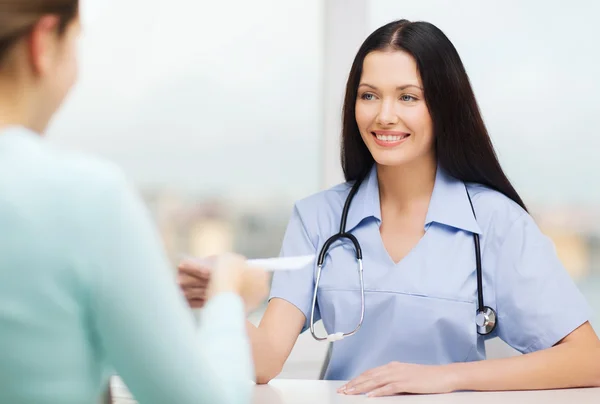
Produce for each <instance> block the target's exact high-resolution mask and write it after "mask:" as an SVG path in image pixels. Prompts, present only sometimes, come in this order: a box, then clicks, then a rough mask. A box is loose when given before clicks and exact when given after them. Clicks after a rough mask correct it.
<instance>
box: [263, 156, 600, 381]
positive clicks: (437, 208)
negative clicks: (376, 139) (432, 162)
mask: <svg viewBox="0 0 600 404" xmlns="http://www.w3.org/2000/svg"><path fill="white" fill-rule="evenodd" d="M351 185H352V184H347V183H345V184H341V185H338V186H335V187H333V188H331V189H329V190H326V191H323V192H320V193H317V194H315V195H313V196H310V197H308V198H306V199H304V200H301V201H299V202H297V203H296V205H295V207H294V211H293V215H292V217H291V220H290V222H289V225H288V228H287V231H286V234H285V237H284V241H283V246H282V251H281V255H282V256H294V255H304V254H313V253H316V254H318V253H319V251H320V250H321V247H322V245H323V244H324V243H325V241H326V240H327V239H328V238H329V237H330V236H332V235H333V234H335V233H337V232H338V230H339V224H340V217H341V212H342V208H343V205H344V201H345V200H346V197H347V196H348V193H349V191H350V187H351ZM467 188H468V191H469V194H470V196H471V199H472V201H473V206H474V208H475V213H476V215H477V220H476V219H475V218H474V216H473V212H472V210H471V205H470V204H469V200H468V197H467V194H466V192H465V186H464V183H463V182H461V181H459V180H457V179H455V178H453V177H451V176H449V175H448V174H447V173H446V172H445V171H444V170H442V169H441V168H440V167H438V170H437V174H436V179H435V185H434V189H433V194H432V197H431V201H430V205H429V210H428V212H427V218H426V221H425V235H424V236H423V237H422V238H421V240H420V241H419V243H418V244H417V245H416V246H415V247H414V248H413V249H412V250H411V251H410V253H409V254H408V255H407V256H406V257H405V258H403V259H402V260H401V261H400V262H398V263H394V262H393V261H392V259H391V258H390V256H389V254H388V253H387V251H386V249H385V247H384V245H383V242H382V240H381V236H380V233H379V226H380V225H381V210H380V204H379V187H378V181H377V170H376V168H375V167H373V169H372V170H371V172H370V174H369V176H367V178H366V179H365V180H364V182H363V184H362V185H361V187H360V188H359V190H358V192H357V194H356V195H355V197H354V200H353V201H352V205H351V207H350V210H349V214H348V221H347V227H346V230H347V231H348V232H351V233H352V234H354V236H356V238H357V239H358V241H359V242H360V244H361V247H362V253H363V264H364V284H365V306H366V309H365V318H364V322H363V326H362V328H361V329H360V330H359V331H358V333H357V334H355V335H354V336H351V337H347V338H345V339H344V340H342V341H338V342H335V343H334V344H333V352H332V356H331V360H330V362H329V367H328V369H327V372H326V374H325V378H326V379H329V380H348V379H351V378H353V377H356V376H358V375H359V374H361V373H362V372H364V371H366V370H369V369H371V368H374V367H377V366H381V365H385V364H387V363H389V362H392V361H399V362H405V363H420V364H431V365H434V364H447V363H452V362H464V361H476V360H482V359H485V356H486V353H485V345H484V339H489V338H494V337H500V338H501V339H502V340H504V341H505V342H506V343H508V344H509V345H510V346H512V347H513V348H515V349H516V350H518V351H520V352H522V353H526V352H532V351H536V350H540V349H544V348H548V347H551V346H553V345H554V344H556V343H557V342H558V341H560V340H561V339H562V338H563V337H565V336H566V335H568V334H569V333H570V332H571V331H573V330H574V329H576V328H577V327H578V326H580V325H581V324H583V323H585V322H586V321H588V320H589V319H590V318H591V309H590V308H589V306H588V304H587V302H586V301H585V299H584V297H583V296H582V294H581V293H580V291H579V290H578V289H577V287H576V286H575V284H574V282H573V280H572V279H571V277H570V275H569V274H568V272H567V271H566V270H565V268H564V267H563V265H562V264H561V262H560V261H559V259H558V257H557V255H556V252H555V249H554V245H553V243H552V242H551V240H550V239H549V238H548V237H546V236H545V235H544V234H542V233H541V231H540V229H539V228H538V227H537V225H536V224H535V222H534V221H533V219H532V218H531V216H530V215H529V214H527V213H526V212H525V211H524V210H523V209H522V208H521V207H520V206H519V205H517V204H516V203H515V202H513V201H512V200H510V199H509V198H507V197H506V196H504V195H503V194H501V193H499V192H497V191H494V190H491V189H489V188H487V187H485V186H482V185H480V184H471V183H468V184H467ZM473 233H477V234H479V236H480V241H481V254H482V266H483V297H484V301H485V304H486V305H488V306H490V307H492V308H494V309H495V310H496V312H497V314H498V325H497V327H496V329H495V330H494V332H492V333H491V334H489V335H487V336H485V337H484V336H480V335H478V334H477V329H476V324H475V316H476V310H477V278H476V263H475V249H474V245H473ZM315 277H316V263H315V266H311V267H309V268H306V269H305V270H300V271H289V272H278V273H276V274H275V276H274V279H273V284H272V290H271V298H281V299H284V300H286V301H288V302H290V303H292V304H293V305H295V306H296V307H298V309H300V310H301V311H302V313H304V315H305V316H306V319H307V321H306V323H305V326H304V328H303V332H304V331H306V330H307V329H308V326H309V320H310V310H311V303H312V295H313V292H314V285H315ZM360 301H361V299H360V284H359V278H358V273H357V264H356V259H355V252H354V249H353V246H352V244H351V243H350V242H349V241H348V240H345V241H337V242H335V243H334V244H333V245H332V246H331V247H330V249H329V252H328V254H327V256H326V259H325V262H324V266H323V271H322V274H321V280H320V282H319V292H318V295H317V308H316V310H315V321H317V320H318V319H322V320H323V324H324V326H325V329H326V330H327V332H328V333H334V332H349V331H351V330H353V329H354V328H355V327H356V325H357V324H358V321H359V318H360Z"/></svg>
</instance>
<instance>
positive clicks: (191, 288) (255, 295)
mask: <svg viewBox="0 0 600 404" xmlns="http://www.w3.org/2000/svg"><path fill="white" fill-rule="evenodd" d="M203 261H204V262H206V264H205V266H203V265H202V264H201V263H199V262H197V261H189V260H184V261H182V262H181V263H180V264H179V266H178V271H179V276H178V281H179V285H180V287H181V289H182V290H183V293H184V295H185V297H186V299H187V301H188V303H189V305H190V307H192V308H193V309H197V308H201V307H203V306H204V304H205V303H206V301H207V299H210V297H211V295H214V294H217V293H221V292H234V293H236V294H238V295H239V296H241V298H242V299H243V300H244V304H245V306H246V310H247V311H251V310H254V309H255V308H256V307H257V306H259V305H260V304H261V303H262V302H263V301H264V299H266V297H267V294H268V291H269V283H268V276H267V273H266V272H265V271H263V270H262V269H254V268H249V267H248V266H247V265H246V260H245V259H244V258H243V257H241V256H239V255H236V254H224V255H220V256H214V257H209V258H207V259H205V260H203ZM212 271H217V272H215V273H214V274H212V275H211V272H212Z"/></svg>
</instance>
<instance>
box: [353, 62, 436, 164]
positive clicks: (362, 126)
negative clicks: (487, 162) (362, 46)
mask: <svg viewBox="0 0 600 404" xmlns="http://www.w3.org/2000/svg"><path fill="white" fill-rule="evenodd" d="M355 115H356V123H357V125H358V130H359V131H360V134H361V137H362V139H363V141H364V142H365V144H366V146H367V148H368V149H369V151H370V152H371V155H372V156H373V158H374V160H375V162H376V163H378V164H380V165H384V166H398V165H402V164H406V163H410V162H413V161H415V160H417V159H419V158H422V157H428V156H430V155H431V154H432V153H433V152H434V139H433V123H432V120H431V116H430V115H429V110H428V108H427V104H426V102H425V97H424V93H423V86H422V84H421V78H420V76H419V73H418V71H417V64H416V62H415V60H414V59H413V57H412V56H411V55H409V54H408V53H405V52H402V51H375V52H371V53H369V54H368V55H367V56H366V57H365V60H364V63H363V71H362V76H361V78H360V83H359V87H358V94H357V98H356V112H355Z"/></svg>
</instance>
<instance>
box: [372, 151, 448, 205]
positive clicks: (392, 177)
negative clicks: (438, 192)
mask: <svg viewBox="0 0 600 404" xmlns="http://www.w3.org/2000/svg"><path fill="white" fill-rule="evenodd" d="M436 171H437V159H436V157H435V154H432V155H431V156H423V157H422V158H419V159H416V160H414V161H411V162H410V163H405V164H401V165H397V166H387V165H381V164H378V165H377V179H378V182H379V199H380V201H381V202H380V203H381V204H385V205H387V206H390V207H393V208H394V209H398V210H406V209H412V207H413V206H415V203H416V204H418V205H421V204H422V203H425V202H426V203H427V204H429V200H430V199H431V194H432V193H433V185H434V183H435V175H436Z"/></svg>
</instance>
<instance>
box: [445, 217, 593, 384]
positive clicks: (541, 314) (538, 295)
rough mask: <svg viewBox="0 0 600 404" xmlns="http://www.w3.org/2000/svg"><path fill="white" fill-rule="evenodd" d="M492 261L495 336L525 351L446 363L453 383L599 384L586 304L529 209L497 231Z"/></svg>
mask: <svg viewBox="0 0 600 404" xmlns="http://www.w3.org/2000/svg"><path fill="white" fill-rule="evenodd" d="M499 257H500V258H499V262H498V265H497V268H496V275H495V289H496V306H497V310H498V336H499V337H500V338H501V339H502V340H504V341H505V342H507V343H508V344H509V345H511V346H512V347H513V348H515V349H517V350H518V351H520V352H522V353H524V355H521V356H517V357H512V358H505V359H498V360H488V361H483V362H479V363H461V364H455V365H451V366H449V371H450V372H452V373H454V375H455V377H456V380H455V382H456V386H455V387H456V388H457V389H467V390H523V389H528V390H534V389H555V388H569V387H588V386H600V341H599V340H598V337H597V336H596V334H595V332H594V330H593V328H592V327H591V325H590V323H589V321H588V320H589V318H590V317H591V310H590V309H589V307H588V305H587V303H586V301H585V299H584V298H583V296H582V295H581V293H580V292H579V290H578V289H577V287H576V286H575V284H574V282H573V281H572V279H571V277H570V276H569V274H568V272H567V271H566V270H565V269H564V267H563V266H562V264H561V262H560V261H559V259H558V256H557V255H556V252H555V249H554V245H553V244H552V242H551V240H550V239H549V238H548V237H546V236H545V235H543V234H542V232H541V231H540V230H539V229H538V227H537V226H536V224H535V223H534V221H533V219H532V218H531V217H530V216H529V215H526V214H525V215H523V216H521V218H519V219H517V220H516V221H515V222H514V223H513V225H512V226H511V229H510V230H509V234H508V235H507V236H506V238H505V239H504V244H503V246H502V248H501V250H500V255H499Z"/></svg>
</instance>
